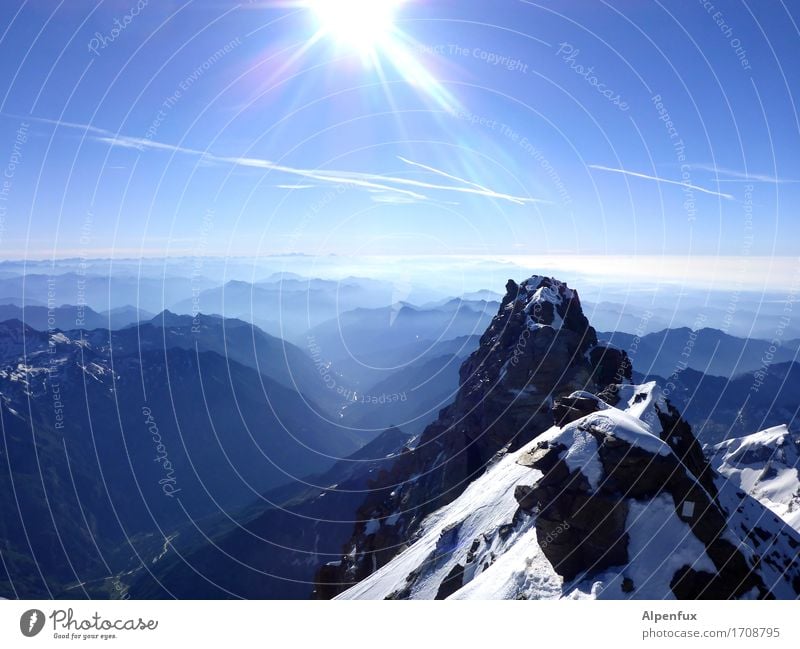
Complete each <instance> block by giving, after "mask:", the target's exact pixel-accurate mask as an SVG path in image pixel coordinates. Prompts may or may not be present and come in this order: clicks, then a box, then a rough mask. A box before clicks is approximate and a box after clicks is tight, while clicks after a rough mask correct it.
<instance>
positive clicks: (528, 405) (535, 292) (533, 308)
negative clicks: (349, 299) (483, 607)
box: [316, 277, 619, 597]
mask: <svg viewBox="0 0 800 649" xmlns="http://www.w3.org/2000/svg"><path fill="white" fill-rule="evenodd" d="M596 344H597V336H596V334H595V331H594V329H593V328H592V327H591V326H590V325H589V322H588V320H587V319H586V317H585V316H584V314H583V310H582V309H581V304H580V299H579V298H578V294H577V293H576V292H575V291H573V290H572V289H570V288H568V287H567V286H566V284H563V283H561V282H558V281H556V280H554V279H551V278H548V277H532V278H531V279H529V280H527V281H525V282H522V284H519V285H518V284H517V283H516V282H514V281H513V280H509V282H508V284H507V285H506V295H505V297H504V298H503V300H502V302H501V304H500V308H499V310H498V313H497V315H496V316H495V317H494V319H493V320H492V322H491V324H490V325H489V327H488V328H487V330H486V332H485V333H484V334H483V336H482V337H481V341H480V347H479V349H478V350H477V351H475V352H474V353H473V354H472V355H471V356H470V357H469V358H468V359H467V360H466V361H465V362H464V363H463V365H462V366H461V370H460V388H459V391H458V394H457V396H456V399H455V401H454V402H453V403H452V404H451V405H450V406H448V407H446V408H444V409H443V410H442V411H441V412H440V413H439V417H438V419H437V421H435V422H434V423H432V424H431V425H429V426H428V427H427V428H426V430H425V431H424V433H423V434H422V437H421V439H420V442H419V444H418V445H417V447H416V449H415V450H414V451H413V452H411V453H408V454H406V455H405V456H403V457H402V458H400V459H399V460H398V461H397V462H396V463H395V465H394V466H393V467H392V469H391V470H390V471H388V472H386V473H385V474H383V475H381V476H379V478H378V480H376V482H375V484H374V485H373V488H374V489H375V490H376V492H377V493H378V495H377V496H375V495H372V496H368V497H367V499H366V501H365V502H364V504H363V506H362V507H361V509H360V510H359V518H360V519H361V520H362V522H360V523H358V524H356V527H355V531H354V534H353V537H352V539H351V541H350V542H349V543H348V544H347V545H346V546H345V548H344V552H343V558H342V561H341V563H340V564H339V565H337V566H333V565H329V566H326V567H325V568H323V569H322V570H321V571H320V572H319V573H318V575H317V589H316V595H317V596H318V597H330V596H331V595H334V594H336V593H337V592H340V591H341V590H345V589H346V588H347V587H348V586H350V585H352V584H353V583H356V582H358V581H360V580H361V579H363V578H365V577H366V576H367V575H369V574H370V573H372V572H374V571H375V570H376V569H378V568H379V567H381V566H382V565H384V564H385V563H387V562H388V561H389V560H390V559H391V558H392V557H393V556H395V555H396V554H397V553H398V552H399V551H401V550H402V549H403V547H404V545H405V544H406V543H407V542H408V541H409V540H410V539H411V538H412V536H413V532H414V530H415V529H416V528H417V526H418V525H419V523H420V522H421V520H422V519H423V518H424V517H425V516H426V515H427V514H429V513H431V512H433V511H435V510H436V509H438V508H440V507H441V506H443V505H445V504H447V503H449V502H451V501H452V500H454V499H455V498H457V497H458V495H459V494H461V492H463V490H464V489H465V488H466V487H467V486H468V484H469V483H470V482H472V481H473V480H474V479H475V478H477V477H478V476H479V475H480V474H481V473H483V471H484V470H485V468H486V466H487V464H488V463H489V462H491V460H492V458H493V457H495V456H496V455H497V454H498V453H500V452H507V451H510V450H515V449H518V448H519V447H520V446H522V445H524V444H525V443H527V442H529V441H530V440H532V439H533V438H535V437H536V436H537V435H539V434H541V433H542V432H543V431H545V430H547V429H548V428H550V427H551V426H552V425H553V421H554V413H553V407H552V403H553V399H554V398H557V397H559V396H566V395H569V394H571V393H573V392H575V391H579V390H597V389H600V388H602V387H604V386H605V384H598V383H597V381H596V378H595V377H596V376H600V377H601V378H604V377H606V376H609V375H610V374H609V372H608V371H607V369H604V368H605V365H604V366H603V368H600V369H598V367H599V366H598V365H597V363H599V362H600V361H601V360H602V361H603V363H606V364H607V363H608V362H609V358H610V356H609V355H604V354H600V355H596V356H595V364H593V362H592V359H591V357H587V352H589V350H590V349H592V348H593V347H594V346H595V345H596ZM615 358H616V357H615ZM616 360H617V361H619V359H618V358H617V359H616ZM612 364H613V363H612ZM617 364H618V363H617ZM386 490H390V495H389V496H388V497H386V496H385V493H386ZM368 521H376V522H377V523H380V526H379V528H378V529H377V530H376V529H375V527H376V524H375V523H373V524H372V525H370V527H369V528H368V526H367V523H368ZM389 521H391V523H392V524H391V525H390V524H388V523H389ZM368 529H369V530H370V531H369V533H368V531H367V530H368Z"/></svg>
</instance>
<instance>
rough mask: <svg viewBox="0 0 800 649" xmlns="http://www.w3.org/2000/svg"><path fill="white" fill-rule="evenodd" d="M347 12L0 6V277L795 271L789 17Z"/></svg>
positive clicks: (798, 73)
mask: <svg viewBox="0 0 800 649" xmlns="http://www.w3.org/2000/svg"><path fill="white" fill-rule="evenodd" d="M363 3H364V0H360V2H359V0H341V1H340V2H339V4H338V5H337V7H336V10H331V9H330V8H329V7H327V6H326V5H331V4H337V3H336V2H335V0H329V2H328V3H324V0H323V2H322V3H321V2H319V1H317V2H269V1H265V2H241V3H235V2H225V1H224V0H196V1H194V2H192V1H187V2H184V1H179V0H158V1H156V0H149V2H148V1H146V0H105V1H100V2H88V1H74V0H65V1H62V2H56V1H55V0H47V1H45V0H29V1H27V2H21V1H20V0H4V1H3V2H2V4H0V35H1V36H2V39H1V40H0V59H1V60H2V61H3V65H2V67H0V90H2V96H1V99H0V166H2V172H3V176H4V177H3V185H2V187H0V218H2V221H0V246H1V247H0V250H1V251H2V257H4V258H12V257H20V256H24V255H29V256H32V257H48V256H52V255H55V256H57V257H62V256H69V255H73V254H87V255H89V256H91V255H99V256H108V255H110V254H113V255H118V256H137V255H139V254H140V253H141V254H146V255H160V254H165V253H166V254H180V253H195V254H196V253H197V252H202V253H204V254H220V255H226V254H227V255H267V254H285V253H294V252H301V253H306V254H313V255H324V254H331V253H335V254H382V253H385V254H426V253H435V254H448V253H453V254H482V255H487V254H488V255H508V254H517V255H538V254H541V255H544V254H548V255H557V254H562V253H564V254H583V255H603V254H612V255H629V254H641V255H656V256H658V255H664V254H676V255H681V256H695V255H720V254H721V255H729V256H730V255H754V256H755V255H787V256H788V255H797V253H798V241H799V240H800V216H799V215H798V199H799V198H800V183H799V182H798V181H800V156H798V154H797V152H798V151H800V122H799V121H798V120H800V118H799V117H798V114H797V110H796V109H797V106H796V105H795V104H796V102H797V100H798V97H797V95H798V92H797V90H798V88H800V70H799V69H798V66H797V65H796V62H797V60H798V54H799V53H800V32H798V23H800V7H798V5H797V4H796V3H794V4H793V3H787V2H780V1H774V2H773V1H770V2H756V1H754V0H750V1H748V2H742V1H733V0H731V1H723V0H714V1H713V2H704V1H690V0H681V1H679V2H678V1H672V2H665V1H661V2H659V1H654V2H650V1H647V0H610V1H608V2H604V1H602V0H597V1H588V0H559V1H558V2H556V1H542V2H524V1H519V0H491V1H490V0H475V1H469V2H467V1H455V0H451V1H424V0H416V1H414V0H409V1H407V2H397V1H395V2H388V3H387V2H386V0H370V3H368V4H363ZM359 4H361V5H362V6H359ZM375 7H378V8H377V9H376V8H375Z"/></svg>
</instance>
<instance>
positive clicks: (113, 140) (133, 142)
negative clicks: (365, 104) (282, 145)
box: [28, 117, 549, 205]
mask: <svg viewBox="0 0 800 649" xmlns="http://www.w3.org/2000/svg"><path fill="white" fill-rule="evenodd" d="M28 119H32V120H35V121H38V122H41V123H45V124H51V125H53V126H59V127H65V128H72V129H79V130H82V131H84V132H86V133H88V134H90V136H91V138H92V139H93V140H95V141H97V142H102V143H103V144H107V145H108V146H112V147H120V148H125V149H134V150H137V151H151V150H152V151H165V152H170V153H178V154H182V155H190V156H195V157H199V158H200V159H201V162H203V163H205V164H212V163H217V164H230V165H235V166H240V167H248V168H255V169H264V170H267V171H273V172H275V173H279V174H285V175H287V176H296V177H300V178H302V179H304V180H305V181H309V180H311V181H315V182H316V183H325V184H333V185H348V186H352V187H359V188H362V189H365V190H368V191H370V192H378V193H379V194H383V195H385V194H389V193H391V194H395V195H396V196H398V197H403V198H404V199H405V200H407V201H408V200H414V201H433V202H446V201H440V200H438V199H436V198H435V197H433V196H431V195H430V194H431V192H444V193H458V194H471V195H474V196H480V197H484V198H489V199H496V200H502V201H507V202H510V203H514V204H516V205H528V204H532V203H547V202H549V201H545V200H542V199H538V198H531V197H527V196H515V195H512V194H506V193H503V192H498V191H495V190H493V189H490V188H488V187H485V186H483V185H480V184H478V183H474V182H471V181H467V180H464V179H462V178H458V177H457V176H453V175H451V174H448V173H446V172H443V171H440V170H438V169H435V168H433V167H429V166H427V165H423V164H420V163H416V162H412V161H411V160H407V159H405V158H400V159H401V160H402V161H403V162H404V163H405V164H408V165H410V166H415V167H418V168H421V169H424V170H426V171H428V172H429V173H432V174H435V175H438V176H442V177H445V178H448V179H449V180H455V181H457V182H458V183H461V185H446V184H438V183H434V182H426V181H424V180H417V179H413V178H404V177H402V176H390V175H384V174H374V173H365V172H360V171H334V170H320V169H303V168H298V167H290V166H286V165H282V164H278V163H276V162H273V161H271V160H266V159H262V158H249V157H230V156H220V155H216V154H213V153H211V152H209V151H202V150H199V149H192V148H189V147H184V146H178V145H174V144H167V143H164V142H159V141H157V140H152V139H150V138H142V137H132V136H129V135H123V134H121V133H114V132H112V131H109V130H106V129H102V128H98V127H96V126H91V125H88V124H77V123H75V122H65V121H60V120H52V119H46V118H41V117H35V118H31V117H29V118H28ZM305 186H306V185H303V184H301V185H298V186H296V188H299V187H305Z"/></svg>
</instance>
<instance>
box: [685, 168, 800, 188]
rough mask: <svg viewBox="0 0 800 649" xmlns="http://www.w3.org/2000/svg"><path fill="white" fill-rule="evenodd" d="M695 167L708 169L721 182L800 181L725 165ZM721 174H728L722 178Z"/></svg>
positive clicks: (786, 182) (773, 182)
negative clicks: (725, 166) (727, 167)
mask: <svg viewBox="0 0 800 649" xmlns="http://www.w3.org/2000/svg"><path fill="white" fill-rule="evenodd" d="M692 167H693V168H694V169H700V170H701V171H707V172H709V173H712V174H714V175H715V176H716V178H715V180H717V181H718V182H721V183H771V184H774V185H784V184H789V183H800V180H795V179H793V178H779V177H778V176H774V175H771V174H757V173H749V172H744V171H736V170H734V169H726V168H724V167H715V166H714V165H706V164H700V165H692ZM720 176H727V177H723V178H720Z"/></svg>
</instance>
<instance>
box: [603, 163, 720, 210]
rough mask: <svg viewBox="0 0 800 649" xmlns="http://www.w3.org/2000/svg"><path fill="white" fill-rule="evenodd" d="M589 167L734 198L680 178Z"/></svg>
mask: <svg viewBox="0 0 800 649" xmlns="http://www.w3.org/2000/svg"><path fill="white" fill-rule="evenodd" d="M589 168H590V169H597V170H598V171H610V172H612V173H617V174H624V175H626V176H633V177H634V178H642V179H644V180H653V181H655V182H657V183H664V184H665V185H678V186H679V187H684V188H687V189H693V190H695V191H698V192H702V193H703V194H711V195H712V196H719V197H720V198H724V199H726V200H729V201H732V200H734V197H733V196H731V195H730V194H723V193H722V192H715V191H713V190H711V189H706V188H705V187H700V186H698V185H692V184H691V183H686V182H681V181H680V180H669V179H668V178H659V177H658V176H650V175H648V174H642V173H639V172H637V171H628V170H627V169H615V168H614V167H604V166H603V165H589Z"/></svg>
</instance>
